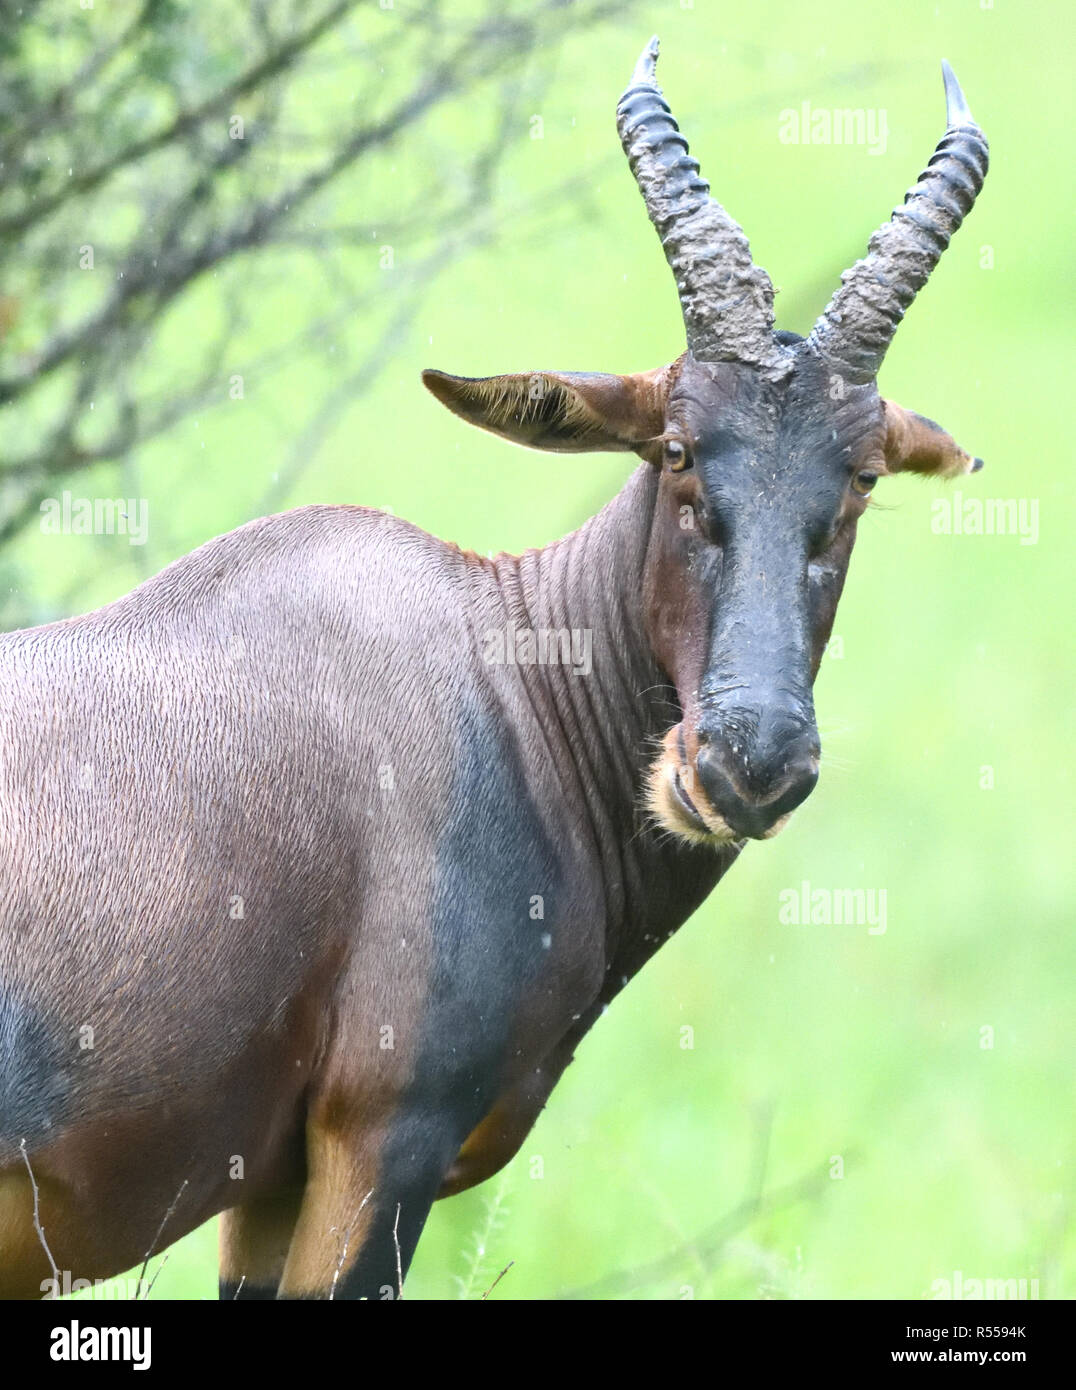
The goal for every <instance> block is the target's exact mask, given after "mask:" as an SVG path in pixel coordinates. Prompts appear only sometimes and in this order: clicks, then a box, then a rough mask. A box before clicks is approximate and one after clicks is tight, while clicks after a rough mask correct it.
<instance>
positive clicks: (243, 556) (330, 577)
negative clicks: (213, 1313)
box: [0, 41, 986, 1298]
mask: <svg viewBox="0 0 1076 1390" xmlns="http://www.w3.org/2000/svg"><path fill="white" fill-rule="evenodd" d="M656 52H657V49H656V41H655V42H653V43H651V45H650V46H648V48H647V50H646V51H645V52H644V54H643V57H642V58H641V59H640V62H639V65H638V67H637V69H636V72H635V74H634V76H633V79H632V82H631V84H630V85H629V87H628V89H627V91H626V92H625V94H624V97H623V98H622V100H621V103H620V107H619V109H618V123H619V128H620V132H621V137H622V140H623V142H624V146H625V150H626V152H627V154H628V157H629V160H630V162H631V165H632V169H633V171H634V173H635V177H636V179H637V182H638V183H639V186H640V188H641V190H642V192H643V195H644V198H645V200H646V204H647V208H648V211H649V213H650V216H651V218H652V220H653V221H654V223H655V225H656V226H657V228H658V230H659V233H660V235H661V237H662V240H663V245H664V247H665V251H666V256H667V259H668V260H669V263H670V265H671V266H672V268H673V271H674V273H675V275H676V279H677V283H678V286H679V290H680V297H681V304H682V307H683V311H684V319H685V325H686V328H687V339H688V348H687V351H686V352H685V353H684V355H683V356H682V357H681V358H679V359H678V360H677V361H676V362H675V363H673V364H671V365H670V366H667V367H664V368H661V369H660V370H657V371H653V372H645V373H641V374H639V375H636V376H628V377H613V376H603V375H599V374H572V373H552V372H540V373H532V374H529V375H522V376H502V377H492V378H486V379H483V380H478V381H472V380H465V379H462V378H458V377H449V376H446V375H444V374H442V373H436V372H431V373H427V374H426V378H425V379H426V384H427V385H428V386H429V388H430V389H431V390H432V391H433V392H434V393H435V394H436V395H437V396H438V398H439V399H441V400H442V401H443V402H445V403H446V404H447V405H448V406H449V407H450V408H452V409H453V410H455V411H456V412H457V413H458V414H460V415H461V416H462V417H463V418H465V419H467V420H469V421H471V422H472V423H475V424H477V425H479V426H481V427H483V428H486V429H492V430H494V431H495V432H497V433H500V434H502V435H504V436H505V437H507V438H510V439H514V440H516V441H517V442H520V443H524V444H528V445H530V446H532V447H537V448H552V449H561V450H565V449H567V450H592V449H619V450H623V451H626V452H634V453H635V454H636V455H637V456H638V457H639V458H640V459H641V460H642V462H641V463H640V464H639V466H638V467H637V468H636V470H635V471H634V472H633V473H632V474H631V476H630V478H629V480H628V482H627V484H626V486H625V487H624V489H623V490H622V491H621V492H620V493H619V494H618V495H617V496H616V497H615V498H614V499H613V501H611V502H610V503H609V504H608V506H606V507H605V508H604V509H603V510H602V511H601V512H600V513H599V514H598V515H597V516H595V517H594V518H593V519H592V520H591V521H589V522H588V523H587V524H586V525H585V526H584V527H583V528H582V529H581V530H580V531H578V532H576V533H574V534H573V535H571V536H569V537H567V538H566V539H565V540H563V541H560V542H558V543H556V544H554V545H551V546H548V547H546V548H545V549H543V550H539V551H532V552H527V553H526V554H524V555H523V556H520V557H512V556H503V555H502V556H499V557H497V558H496V559H494V560H483V559H481V558H479V557H477V556H475V555H472V554H468V553H464V552H461V551H460V550H458V549H456V548H455V547H453V546H450V545H447V544H444V543H443V542H441V541H438V540H435V539H433V538H432V537H430V536H428V535H426V534H425V533H423V532H422V531H420V530H418V529H417V528H415V527H413V526H410V525H409V524H407V523H406V522H403V521H398V520H395V519H393V518H391V517H388V516H385V515H384V514H382V513H380V512H375V511H368V510H365V509H363V508H359V507H307V508H302V509H300V510H297V511H294V512H291V513H287V514H285V515H282V516H275V517H269V518H266V519H264V520H260V521H256V522H253V523H251V524H250V525H247V526H244V527H242V528H240V529H239V530H237V531H234V532H232V533H230V534H229V535H226V536H222V537H220V538H218V539H216V540H213V541H211V542H209V543H208V544H207V545H204V546H202V547H201V548H200V549H199V550H196V551H194V552H193V553H192V554H190V555H187V556H185V557H184V558H183V559H181V560H179V561H177V562H176V563H175V564H173V565H171V566H169V567H168V568H167V569H166V570H164V571H163V572H162V573H161V574H159V575H157V576H156V577H155V578H153V579H151V580H149V581H148V582H146V583H144V584H142V585H140V586H139V588H137V589H136V590H134V592H133V593H131V594H129V595H127V596H126V597H125V598H122V599H120V600H118V601H117V602H115V603H112V604H109V605H108V606H106V607H105V608H102V609H100V610H98V611H97V612H94V613H90V614H88V615H87V616H85V617H80V618H74V619H70V620H67V621H65V622H59V623H53V624H50V625H48V626H45V627H41V628H36V629H30V630H27V631H24V632H16V633H10V634H8V635H6V636H3V637H0V1295H3V1296H7V1297H13V1296H14V1297H40V1296H41V1294H42V1291H47V1289H48V1287H49V1280H50V1279H51V1278H53V1277H55V1275H56V1273H57V1272H61V1273H62V1272H63V1271H70V1272H71V1274H72V1276H73V1277H75V1278H89V1279H93V1278H98V1277H104V1276H107V1275H110V1274H115V1273H118V1272H120V1271H122V1270H124V1269H125V1268H129V1267H131V1266H134V1265H136V1264H138V1263H139V1262H141V1260H142V1259H143V1258H144V1256H145V1254H146V1253H147V1251H149V1250H150V1249H153V1248H154V1247H155V1243H156V1248H158V1249H159V1248H160V1245H162V1244H164V1245H166V1244H168V1243H170V1242H171V1241H174V1240H175V1239H177V1238H178V1237H179V1236H181V1235H183V1234H184V1233H185V1232H187V1231H189V1230H192V1229H193V1228H194V1227H195V1226H197V1225H198V1224H199V1223H201V1222H202V1221H204V1220H206V1219H207V1218H208V1217H210V1216H213V1215H214V1214H216V1213H221V1212H222V1213H224V1216H223V1219H222V1231H221V1292H222V1296H225V1297H232V1296H235V1295H236V1293H238V1295H239V1296H240V1297H243V1298H247V1297H327V1296H330V1295H332V1296H334V1297H351V1298H360V1297H373V1298H382V1297H391V1296H395V1295H398V1293H399V1291H400V1282H401V1279H402V1276H403V1274H404V1273H405V1272H406V1269H407V1266H408V1263H409V1261H410V1259H411V1256H412V1253H413V1251H414V1248H415V1244H416V1242H417V1240H418V1237H419V1234H420V1232H421V1229H422V1226H423V1223H424V1221H425V1219H426V1216H427V1214H428V1211H429V1207H430V1205H431V1203H432V1202H433V1200H434V1199H435V1198H436V1197H437V1196H438V1195H447V1194H451V1193H453V1192H457V1191H460V1190H462V1189H463V1188H465V1187H468V1186H470V1185H472V1184H474V1183H477V1182H480V1181H482V1180H483V1179H484V1178H486V1177H488V1176H489V1175H490V1174H491V1173H493V1172H495V1171H496V1170H497V1169H498V1168H499V1167H501V1166H502V1165H503V1164H504V1163H505V1162H507V1161H508V1159H509V1158H510V1157H511V1156H512V1155H513V1154H514V1153H515V1152H516V1150H517V1149H518V1147H519V1145H520V1144H521V1143H522V1142H523V1140H524V1138H525V1136H526V1135H527V1133H528V1131H529V1130H530V1128H531V1126H532V1124H533V1123H534V1120H535V1118H536V1117H537V1115H538V1113H539V1111H540V1109H541V1108H542V1106H543V1104H544V1103H545V1101H546V1098H547V1097H548V1095H549V1092H550V1090H551V1089H552V1087H553V1086H554V1085H555V1083H556V1081H557V1079H558V1077H559V1076H560V1074H561V1073H562V1071H563V1070H564V1068H565V1066H566V1065H567V1064H568V1062H569V1061H570V1060H571V1057H572V1054H573V1051H574V1049H575V1047H576V1045H577V1044H578V1042H579V1040H580V1039H581V1038H582V1037H583V1035H584V1034H585V1033H586V1032H587V1030H588V1028H589V1027H590V1025H591V1024H592V1022H593V1021H594V1019H595V1018H596V1017H597V1016H598V1014H599V1013H600V1012H601V1011H602V1009H603V1008H604V1007H605V1006H606V1005H607V1004H608V1002H609V1001H610V1000H611V999H612V998H613V997H614V996H615V995H616V994H617V993H618V991H619V990H620V989H621V988H622V987H623V986H624V984H626V983H627V981H628V980H629V979H630V978H631V977H632V976H633V975H634V974H635V973H636V971H637V970H638V969H639V968H640V967H641V966H642V964H643V963H644V962H645V961H646V960H647V959H648V958H649V956H650V955H651V954H653V952H654V951H655V950H657V948H658V947H659V946H660V945H661V943H662V942H663V941H665V940H666V939H667V938H668V937H669V936H670V935H671V934H672V933H673V932H674V931H675V930H676V929H677V927H678V926H680V925H681V924H682V923H683V922H684V921H685V920H686V919H687V917H688V916H690V914H691V913H692V912H693V911H694V910H695V908H696V907H697V906H698V905H699V904H700V903H701V902H702V901H703V899H704V898H705V897H706V895H707V894H708V893H709V892H710V891H711V889H712V888H713V887H714V885H715V884H716V883H717V881H718V880H719V879H720V878H721V876H722V875H723V874H724V872H725V871H726V870H727V869H728V867H729V866H730V864H731V863H732V862H733V860H734V859H735V857H736V855H737V854H738V853H739V851H740V849H741V848H742V846H743V844H744V843H745V841H746V840H747V839H749V838H756V839H761V838H766V837H768V836H770V835H772V834H774V833H776V832H777V830H779V829H780V827H781V826H782V825H783V824H784V822H785V821H786V819H787V817H788V816H789V815H790V814H791V812H792V811H793V810H794V809H795V807H796V806H797V805H798V804H799V803H800V802H801V801H802V800H803V799H804V798H805V797H806V796H807V795H808V793H809V792H810V790H811V788H812V787H813V785H814V783H815V779H816V777H817V770H818V756H819V748H818V735H817V729H816V726H815V719H814V709H813V702H812V694H811V690H812V684H813V680H814V676H815V674H816V672H817V669H818V663H819V661H820V658H821V654H822V650H823V648H824V645H825V642H826V640H827V638H828V636H829V633H830V630H831V627H832V623H833V617H834V613H835V610H836V605H837V600H838V598H839V595H840V592H841V587H842V585H843V582H844V577H845V572H846V569H847V565H848V559H849V555H850V553H851V549H852V544H853V541H854V538H855V529H856V523H857V520H858V518H859V516H860V515H861V514H862V511H863V509H864V507H865V505H866V495H867V494H868V493H869V492H870V490H871V488H872V487H873V485H874V483H875V481H877V479H878V478H880V477H883V476H886V475H889V474H895V473H897V472H900V471H902V470H912V471H916V472H920V473H927V474H936V475H944V476H948V475H953V474H956V473H961V472H967V471H972V470H973V469H974V468H975V467H976V466H977V463H978V461H977V460H973V459H971V458H970V457H969V456H968V455H967V454H965V453H964V452H963V451H962V450H961V449H959V448H958V447H957V445H956V444H955V443H954V442H953V440H952V439H951V438H950V437H949V436H948V435H947V434H945V433H944V432H943V431H942V430H940V429H939V427H938V426H936V425H934V424H933V423H932V422H930V421H926V420H924V419H923V418H922V417H919V416H916V415H914V414H912V413H911V412H908V411H905V410H903V409H901V408H900V407H898V406H895V405H894V404H893V403H891V402H887V401H883V400H882V399H881V397H879V395H878V393H877V389H876V387H875V384H874V379H875V376H876V374H877V371H878V368H879V366H880V363H881V360H882V356H883V355H884V352H885V349H886V347H887V346H888V343H889V341H890V339H891V337H892V334H893V332H894V331H895V328H896V325H897V323H898V321H899V319H900V317H901V316H902V314H903V312H904V309H905V308H906V307H907V305H908V303H910V301H911V298H912V297H913V296H914V294H915V292H916V291H917V290H918V289H919V288H920V287H921V285H922V284H923V283H924V282H925V280H926V277H927V275H928V274H929V271H930V269H931V268H932V266H933V264H934V263H935V262H936V260H937V259H938V257H939V256H940V254H941V251H942V250H943V249H944V246H945V245H946V244H947V242H948V239H949V236H950V235H951V233H952V231H953V230H955V228H956V226H958V225H959V222H960V220H961V218H962V217H963V215H964V214H965V213H966V212H967V210H968V208H969V207H970V206H971V203H972V201H973V200H974V197H975V195H976V193H977V192H978V189H979V186H980V185H981V182H982V179H983V176H984V175H985V171H986V144H985V141H984V139H983V137H982V134H981V132H980V131H979V129H978V127H977V126H976V125H975V124H974V122H973V121H972V118H971V116H970V113H969V112H968V110H967V106H966V104H965V103H964V100H963V97H962V95H961V93H960V90H959V88H958V87H957V85H956V82H955V79H954V78H952V75H951V73H950V72H949V71H948V69H946V90H947V98H948V129H947V132H946V135H945V137H944V139H943V141H942V144H941V145H940V146H939V147H938V151H937V152H936V154H935V157H934V159H933V160H932V162H931V166H930V168H929V169H928V171H927V173H926V174H925V175H924V176H923V178H922V180H921V181H920V183H919V184H918V185H917V186H916V187H915V188H914V189H913V190H912V192H911V194H909V197H908V200H907V201H906V204H905V206H904V208H903V209H901V210H898V213H896V214H894V219H893V221H891V222H890V223H888V224H887V225H886V226H885V227H883V228H882V229H881V230H880V231H879V232H878V233H877V234H876V236H875V237H874V238H873V239H872V242H871V250H870V252H869V254H868V256H867V258H866V260H864V261H862V262H859V263H858V264H857V266H856V267H855V268H854V269H853V270H852V271H851V272H849V273H848V274H847V275H846V277H845V281H844V284H843V285H842V288H841V289H840V290H839V291H838V292H837V294H836V296H835V298H834V300H833V302H832V303H831V305H830V306H829V308H828V309H827V310H826V312H825V313H824V314H823V316H822V317H821V319H820V320H819V322H818V324H817V325H816V327H815V329H814V331H813V332H812V334H811V335H810V337H809V338H807V339H799V338H797V337H796V336H795V335H791V334H784V333H775V332H774V331H773V315H772V299H773V291H772V287H771V286H770V283H769V280H768V278H767V277H766V275H765V272H763V271H761V270H759V269H758V268H757V267H755V266H754V265H753V263H752V261H751V257H750V252H749V249H748V247H747V242H746V239H745V238H744V236H743V233H742V232H741V231H740V229H739V228H738V227H737V226H736V224H735V223H734V222H732V220H731V219H730V218H729V217H728V215H727V214H726V213H725V211H724V209H723V208H721V207H720V205H719V204H718V203H716V202H715V201H714V200H713V199H712V198H711V197H710V196H709V193H708V188H707V185H706V184H705V183H704V182H703V181H702V180H701V178H700V177H699V175H698V166H697V165H696V164H695V163H694V161H693V160H692V159H691V158H690V156H689V155H688V153H687V147H686V145H685V144H684V142H683V140H682V137H680V136H679V135H678V133H677V131H676V126H675V123H674V122H673V121H672V118H671V116H670V115H669V111H668V107H667V106H666V105H665V102H664V100H663V98H662V97H661V94H660V91H659V89H658V87H657V85H656V81H655V77H654V65H655V59H656ZM508 633H511V634H512V643H513V652H514V658H513V659H511V660H509V659H502V658H501V657H500V656H498V655H497V653H498V652H502V653H503V652H506V651H507V647H506V646H505V643H504V641H503V640H501V641H500V645H498V639H503V638H504V637H505V635H506V634H508ZM536 634H547V635H548V634H553V635H554V636H553V638H552V640H551V641H547V642H546V644H545V646H544V648H542V650H544V653H545V655H544V658H543V659H541V660H537V659H533V655H532V656H531V657H529V658H525V659H520V655H519V653H520V651H521V650H523V648H520V646H519V641H518V639H519V637H520V635H523V636H524V637H526V636H528V635H529V636H530V638H531V639H532V640H531V641H530V643H529V644H526V643H525V644H524V647H525V649H526V651H527V652H528V653H532V654H533V653H534V652H535V651H536V650H539V648H538V647H537V645H536V641H535V635H536ZM578 634H586V639H587V651H588V654H589V658H588V662H587V665H586V668H585V669H582V668H581V667H580V666H579V664H578V662H575V661H573V660H569V659H567V658H565V657H564V655H563V654H564V653H565V652H566V651H569V650H571V640H570V639H571V638H572V636H573V635H578ZM565 635H567V637H568V639H569V641H568V645H567V646H565V644H564V636H565ZM558 653H560V654H561V655H560V656H558ZM35 1196H36V1198H37V1199H38V1204H39V1219H38V1221H37V1222H36V1223H35V1219H34V1202H35ZM162 1222H163V1225H162Z"/></svg>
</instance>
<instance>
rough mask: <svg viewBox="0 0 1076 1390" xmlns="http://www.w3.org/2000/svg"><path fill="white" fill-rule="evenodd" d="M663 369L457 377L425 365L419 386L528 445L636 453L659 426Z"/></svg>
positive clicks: (451, 407)
mask: <svg viewBox="0 0 1076 1390" xmlns="http://www.w3.org/2000/svg"><path fill="white" fill-rule="evenodd" d="M668 370H669V369H668V368H664V367H663V368H661V369H659V370H658V371H654V372H637V373H635V374H634V375H631V376H614V375H612V374H608V373H603V372H529V373H524V372H518V373H508V374H506V375H503V376H488V377H462V376H450V375H449V374H448V373H447V372H438V371H432V370H427V371H425V372H423V373H422V380H423V383H424V384H425V386H426V387H427V388H428V389H429V390H430V391H431V392H432V393H433V394H434V395H435V396H436V397H437V399H438V400H439V401H440V402H441V403H442V404H443V405H446V406H448V408H449V410H451V411H453V412H454V413H455V414H456V415H459V416H460V418H461V419H463V420H466V421H467V422H468V423H469V424H472V425H477V426H478V427H479V428H480V429H484V430H490V431H491V432H492V433H493V434H497V435H500V436H501V437H502V438H503V439H510V440H512V441H513V442H514V443H516V444H524V445H527V446H528V447H529V448H532V449H551V450H554V451H557V452H561V453H586V452H588V451H592V450H623V451H629V450H638V451H641V450H642V449H643V448H644V447H645V446H646V444H647V441H649V440H651V439H652V438H653V437H654V436H656V435H660V433H661V431H662V430H663V428H664V412H665V397H666V393H667V377H668Z"/></svg>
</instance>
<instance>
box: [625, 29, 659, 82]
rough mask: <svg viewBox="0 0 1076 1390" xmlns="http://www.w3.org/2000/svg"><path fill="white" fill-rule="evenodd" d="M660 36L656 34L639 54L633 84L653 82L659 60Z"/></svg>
mask: <svg viewBox="0 0 1076 1390" xmlns="http://www.w3.org/2000/svg"><path fill="white" fill-rule="evenodd" d="M659 47H660V45H659V43H658V36H657V34H655V35H654V36H653V38H652V39H651V40H650V42H649V43H648V44H647V45H646V47H645V48H644V49H643V51H642V53H640V55H639V61H638V62H637V63H636V64H635V71H634V72H633V73H632V75H631V81H632V85H633V86H634V84H635V83H636V82H653V81H654V80H655V72H656V70H657V62H658V48H659Z"/></svg>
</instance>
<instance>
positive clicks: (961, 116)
mask: <svg viewBox="0 0 1076 1390" xmlns="http://www.w3.org/2000/svg"><path fill="white" fill-rule="evenodd" d="M942 79H943V81H944V82H945V120H946V124H947V125H948V126H949V127H950V128H952V127H953V126H963V125H974V124H975V117H974V116H973V115H972V114H971V108H970V107H969V106H968V99H967V97H966V96H965V95H964V93H963V90H962V89H961V86H960V83H959V82H958V81H957V80H956V73H955V72H954V71H953V69H952V68H951V67H950V66H949V64H948V63H947V62H946V60H945V59H944V58H943V59H942Z"/></svg>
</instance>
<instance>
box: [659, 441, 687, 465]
mask: <svg viewBox="0 0 1076 1390" xmlns="http://www.w3.org/2000/svg"><path fill="white" fill-rule="evenodd" d="M665 462H666V463H667V464H668V465H669V471H670V472H672V473H682V472H683V471H684V469H685V468H690V466H691V456H690V454H689V453H688V451H687V450H686V449H685V448H684V446H683V444H682V443H681V442H680V440H679V439H667V440H666V441H665Z"/></svg>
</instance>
